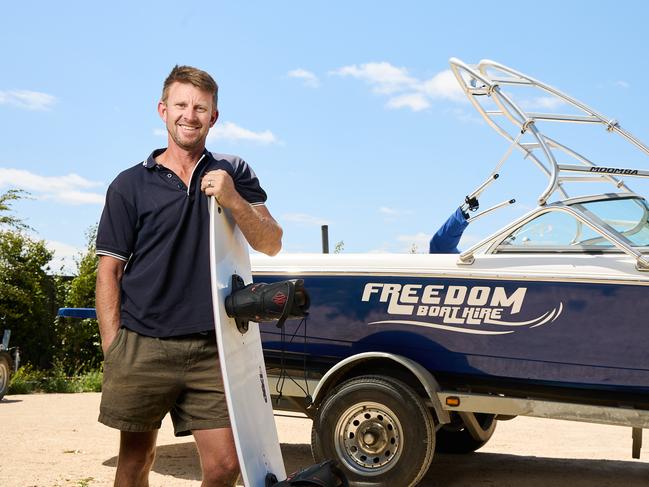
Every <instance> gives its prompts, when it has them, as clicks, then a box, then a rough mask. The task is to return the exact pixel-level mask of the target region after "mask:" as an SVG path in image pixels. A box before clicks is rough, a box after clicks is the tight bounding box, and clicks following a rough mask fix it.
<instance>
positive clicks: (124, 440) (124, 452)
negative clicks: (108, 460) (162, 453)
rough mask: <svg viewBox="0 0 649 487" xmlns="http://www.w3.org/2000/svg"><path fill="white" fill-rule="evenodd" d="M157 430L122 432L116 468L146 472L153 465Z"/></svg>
mask: <svg viewBox="0 0 649 487" xmlns="http://www.w3.org/2000/svg"><path fill="white" fill-rule="evenodd" d="M156 437H157V431H152V432H147V433H128V432H124V431H123V432H122V433H121V437H120V445H119V459H118V468H122V469H128V470H129V471H134V472H137V471H140V472H148V471H149V470H151V467H152V466H153V461H154V460H155V452H156V445H155V444H156Z"/></svg>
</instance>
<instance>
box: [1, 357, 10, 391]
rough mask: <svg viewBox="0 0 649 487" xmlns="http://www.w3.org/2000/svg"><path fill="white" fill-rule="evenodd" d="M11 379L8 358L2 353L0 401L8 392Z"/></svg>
mask: <svg viewBox="0 0 649 487" xmlns="http://www.w3.org/2000/svg"><path fill="white" fill-rule="evenodd" d="M10 378H11V364H10V361H9V358H8V357H7V356H6V355H5V354H4V353H3V354H0V401H1V400H2V398H3V397H5V394H6V393H7V390H9V379H10Z"/></svg>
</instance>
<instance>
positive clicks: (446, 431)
mask: <svg viewBox="0 0 649 487" xmlns="http://www.w3.org/2000/svg"><path fill="white" fill-rule="evenodd" d="M475 417H476V419H477V420H478V423H479V424H480V426H482V429H483V431H484V432H485V434H486V435H487V437H486V439H484V440H482V441H479V440H476V439H475V438H474V437H473V436H471V433H469V431H468V430H467V429H466V427H465V426H464V423H463V422H462V419H461V418H460V417H459V416H457V415H453V418H452V419H453V420H452V421H451V422H450V423H448V424H445V425H443V426H442V427H441V428H440V429H438V430H437V435H436V436H437V439H436V448H437V451H438V452H439V453H454V454H464V453H472V452H474V451H476V450H477V449H479V448H481V447H483V446H484V445H485V444H486V443H487V442H488V441H489V440H490V439H491V436H492V435H493V434H494V431H495V429H496V422H497V421H496V418H495V416H494V415H493V414H480V413H476V415H475Z"/></svg>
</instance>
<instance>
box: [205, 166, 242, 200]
mask: <svg viewBox="0 0 649 487" xmlns="http://www.w3.org/2000/svg"><path fill="white" fill-rule="evenodd" d="M201 191H203V192H204V193H205V194H206V195H208V196H215V197H216V199H217V201H218V202H219V204H220V205H221V206H223V207H225V208H232V207H233V206H235V205H236V204H237V203H238V202H239V200H240V199H241V196H240V195H239V193H238V192H237V190H236V189H235V187H234V182H233V181H232V178H231V177H230V175H229V174H228V173H227V172H225V171H224V170H222V169H217V170H216V171H210V172H207V173H205V175H204V176H203V179H202V180H201Z"/></svg>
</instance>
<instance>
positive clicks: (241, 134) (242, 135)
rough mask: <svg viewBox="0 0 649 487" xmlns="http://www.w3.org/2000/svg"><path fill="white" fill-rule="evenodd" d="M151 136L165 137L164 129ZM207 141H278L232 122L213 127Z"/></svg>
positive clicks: (269, 133) (271, 142)
mask: <svg viewBox="0 0 649 487" xmlns="http://www.w3.org/2000/svg"><path fill="white" fill-rule="evenodd" d="M153 135H155V136H158V137H166V136H167V130H166V129H153ZM207 138H208V140H230V141H237V140H249V141H252V142H256V143H259V144H277V143H279V141H278V140H277V137H275V135H274V134H273V133H272V132H271V131H270V130H264V131H263V132H253V131H252V130H248V129H245V128H243V127H239V126H238V125H237V124H236V123H233V122H223V123H219V124H217V125H215V126H214V127H212V129H211V130H210V133H209V135H208V136H207Z"/></svg>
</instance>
